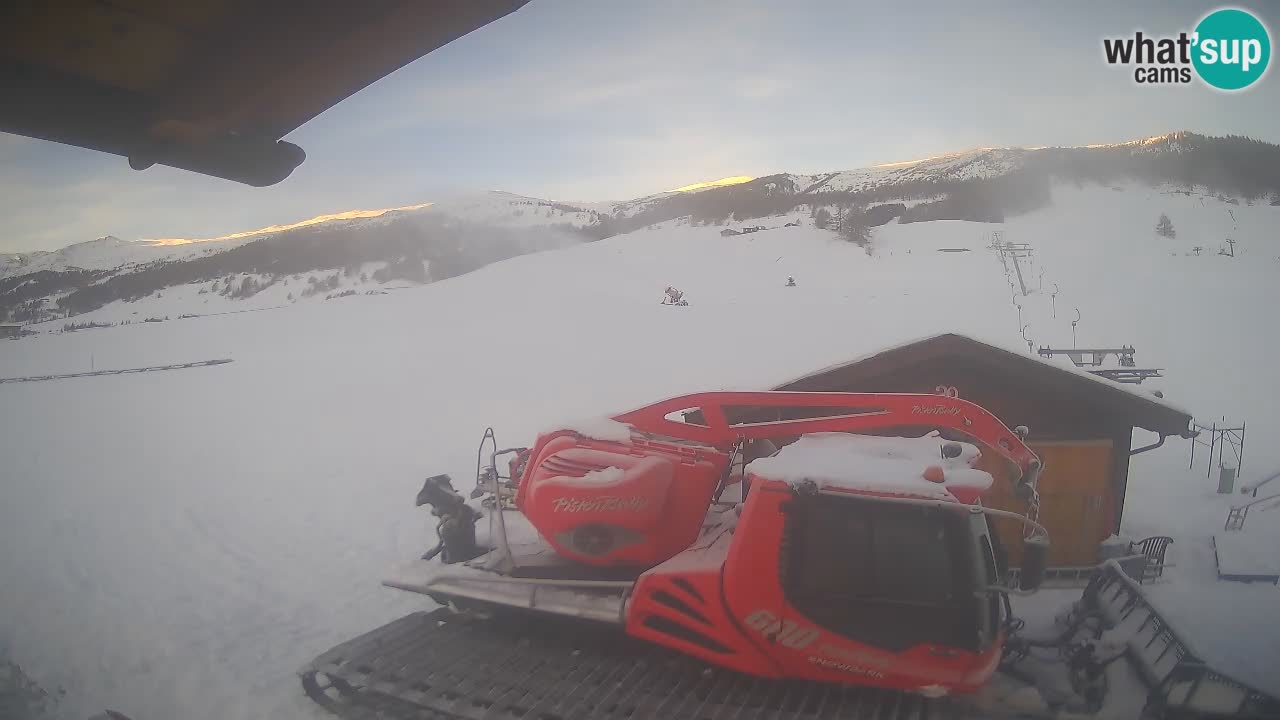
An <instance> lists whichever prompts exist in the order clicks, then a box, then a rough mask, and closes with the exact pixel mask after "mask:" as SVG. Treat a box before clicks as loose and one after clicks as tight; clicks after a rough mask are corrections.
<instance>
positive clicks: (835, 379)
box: [773, 333, 1194, 437]
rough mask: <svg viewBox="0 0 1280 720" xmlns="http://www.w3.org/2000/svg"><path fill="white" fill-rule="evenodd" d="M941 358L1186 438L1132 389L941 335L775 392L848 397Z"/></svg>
mask: <svg viewBox="0 0 1280 720" xmlns="http://www.w3.org/2000/svg"><path fill="white" fill-rule="evenodd" d="M945 356H962V357H968V358H973V359H974V360H976V361H977V362H980V363H983V364H985V365H988V366H991V367H993V368H996V369H999V370H1000V371H1002V372H1004V373H1009V374H1010V376H1011V377H1012V376H1014V375H1021V376H1024V377H1027V378H1028V379H1029V380H1030V381H1031V382H1034V383H1038V384H1041V385H1042V386H1044V387H1045V389H1046V390H1052V391H1054V392H1056V393H1059V394H1063V395H1070V396H1073V397H1080V398H1082V399H1086V400H1087V401H1089V402H1092V403H1096V404H1097V405H1098V406H1099V407H1102V408H1104V409H1106V410H1107V411H1108V413H1110V414H1114V415H1115V416H1117V417H1123V418H1125V420H1126V422H1129V423H1130V424H1132V426H1133V427H1140V428H1143V429H1145V430H1150V431H1151V432H1154V433H1157V434H1159V435H1161V436H1173V437H1192V436H1193V435H1194V432H1193V431H1192V429H1191V420H1192V416H1191V413H1189V412H1187V411H1186V410H1183V409H1182V408H1180V407H1178V406H1176V405H1174V404H1173V403H1170V402H1168V401H1167V400H1164V399H1162V398H1158V397H1156V396H1155V395H1152V394H1151V393H1149V392H1148V391H1146V390H1143V389H1141V388H1138V387H1136V386H1132V385H1124V384H1121V383H1118V382H1115V381H1113V380H1108V379H1106V378H1103V377H1098V376H1097V375H1093V374H1092V373H1089V372H1086V371H1084V370H1080V369H1079V368H1076V367H1067V366H1063V365H1060V364H1057V363H1054V362H1050V361H1047V360H1043V359H1041V358H1039V357H1033V356H1029V355H1026V354H1023V353H1019V352H1015V351H1012V350H1009V349H1007V348H1003V347H1000V346H998V345H994V344H991V343H987V342H983V341H981V340H975V339H974V338H971V337H968V336H965V335H959V334H955V333H947V334H943V335H935V336H932V337H927V338H922V339H919V340H913V341H910V342H907V343H904V344H901V345H896V346H893V347H890V348H886V349H883V350H879V351H877V352H875V353H872V354H870V355H866V356H863V357H860V358H857V359H854V360H851V361H848V362H844V363H840V364H838V365H832V366H830V367H827V368H823V369H822V370H818V371H817V372H813V373H809V374H807V375H804V376H802V377H799V378H795V379H793V380H790V381H787V382H785V383H782V384H780V385H778V386H776V387H774V388H773V389H775V390H808V391H836V390H840V391H850V390H856V389H858V388H857V387H856V384H857V383H858V382H860V381H863V380H866V379H869V378H874V377H876V376H877V375H880V374H881V373H885V372H888V371H890V370H893V369H895V368H899V367H901V366H903V365H904V364H910V363H915V362H920V361H923V360H926V359H932V358H937V357H945Z"/></svg>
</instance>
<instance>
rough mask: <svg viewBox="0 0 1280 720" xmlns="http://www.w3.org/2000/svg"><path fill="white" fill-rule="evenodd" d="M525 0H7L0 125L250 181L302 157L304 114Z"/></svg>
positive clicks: (0, 20)
mask: <svg viewBox="0 0 1280 720" xmlns="http://www.w3.org/2000/svg"><path fill="white" fill-rule="evenodd" d="M526 2H528V0H430V1H428V0H360V1H359V2H351V1H350V0H308V1H307V2H303V3H274V2H258V1H256V0H181V1H180V2H171V1H170V0H109V1H104V0H60V1H59V2H44V1H43V0H16V2H11V3H6V5H5V7H4V9H3V10H0V88H3V92H4V100H3V102H0V131H4V132H9V133H15V134H18V135H26V136H29V137H34V138H40V139H44V140H51V141H54V142H59V143H65V144H68V145H76V146H79V147H85V148H90V149H93V150H100V151H102V152H107V153H112V154H114V155H121V156H124V157H126V158H128V159H129V164H130V166H132V167H133V168H134V169H138V170H141V169H144V168H147V167H150V166H151V165H154V164H160V165H169V166H172V167H177V168H182V169H184V170H190V171H192V172H197V173H202V174H206V175H213V176H216V177H221V178H226V179H228V180H234V181H236V182H242V183H246V184H249V185H255V186H264V185H272V184H274V183H277V182H280V181H281V180H283V179H284V178H286V177H288V176H289V174H290V173H292V172H293V170H294V168H296V167H298V165H300V164H301V163H302V161H303V160H304V159H305V158H306V153H305V152H303V150H302V148H300V147H298V146H297V145H294V144H293V143H290V142H286V141H284V140H282V139H281V138H283V137H284V136H285V135H287V134H288V133H290V132H292V131H293V130H294V129H296V128H297V127H298V126H300V125H302V124H303V123H305V122H307V121H308V120H310V119H311V118H313V117H315V116H316V115H319V114H320V113H321V112H324V111H325V110H327V109H328V108H330V107H332V106H333V105H335V104H337V103H338V102H340V101H342V100H343V99H345V98H347V97H349V96H350V95H351V94H353V93H355V92H356V91H358V90H360V89H362V88H364V87H366V86H368V85H369V84H371V83H373V82H374V81H376V80H378V79H379V78H382V77H383V76H385V75H387V74H389V73H391V72H393V71H394V70H396V69H398V68H400V67H402V66H404V65H406V64H407V63H409V62H412V61H413V60H416V59H417V58H419V57H422V56H423V55H425V54H427V53H429V52H431V51H432V50H435V49H436V48H439V47H441V46H443V45H445V44H446V43H449V42H451V41H453V40H455V39H457V38H459V37H461V36H463V35H466V34H467V33H469V32H471V31H473V30H475V29H477V28H480V27H482V26H484V25H487V24H488V23H490V22H493V21H494V20H496V19H498V18H500V17H503V16H504V15H507V14H509V13H511V12H513V11H515V10H516V9H518V8H520V7H521V6H522V5H524V4H525V3H526Z"/></svg>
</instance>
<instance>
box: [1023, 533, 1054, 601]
mask: <svg viewBox="0 0 1280 720" xmlns="http://www.w3.org/2000/svg"><path fill="white" fill-rule="evenodd" d="M1048 564H1049V538H1048V537H1046V536H1044V535H1033V536H1031V537H1029V538H1027V539H1026V540H1023V541H1022V570H1021V571H1020V572H1019V573H1018V589H1019V590H1024V591H1028V592H1029V591H1031V590H1035V589H1036V588H1038V587H1040V584H1041V583H1043V582H1044V574H1045V568H1046V567H1047V566H1048Z"/></svg>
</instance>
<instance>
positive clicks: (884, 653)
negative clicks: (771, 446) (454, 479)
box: [516, 392, 1040, 693]
mask: <svg viewBox="0 0 1280 720" xmlns="http://www.w3.org/2000/svg"><path fill="white" fill-rule="evenodd" d="M751 408H755V409H759V408H773V409H776V410H777V413H775V415H776V416H780V415H782V414H784V411H785V413H786V414H790V415H793V416H794V415H797V414H799V415H801V417H798V418H793V419H781V420H772V421H766V422H736V423H731V422H730V421H729V420H728V419H727V418H728V417H729V416H730V415H731V414H735V413H738V411H740V410H743V409H751ZM691 409H696V410H699V411H700V416H701V423H699V424H694V423H688V422H679V421H676V420H673V419H672V416H674V415H677V414H679V413H680V411H688V410H691ZM797 409H799V410H800V412H799V413H797V412H796V411H797ZM805 414H808V415H810V416H809V417H803V415H805ZM814 414H816V415H819V416H818V417H813V416H812V415H814ZM759 415H760V413H759V412H755V413H754V414H752V413H747V414H742V413H738V416H740V417H745V416H759ZM614 420H615V421H618V422H621V423H625V424H626V425H628V426H629V427H630V428H631V431H632V437H631V440H630V441H621V440H620V439H618V438H614V439H612V440H598V439H592V438H589V437H586V436H585V435H583V434H582V433H578V432H573V431H558V432H555V433H550V434H546V435H543V436H541V437H540V438H539V439H538V442H537V444H536V445H535V446H534V448H532V449H531V451H530V452H529V454H528V456H527V462H526V463H525V465H524V469H523V474H522V476H521V478H520V485H519V488H518V492H517V496H516V500H517V505H518V507H519V508H520V509H521V510H522V511H523V512H524V514H525V515H526V516H527V517H528V519H529V520H530V522H531V523H532V524H533V525H534V527H536V528H537V529H538V531H539V533H540V534H541V535H542V537H543V538H544V539H545V540H546V541H547V542H548V543H550V544H551V545H552V546H553V547H554V548H555V549H556V551H557V552H558V553H561V554H562V555H563V556H565V557H568V558H572V559H574V560H577V561H580V562H582V563H585V564H589V565H596V566H641V567H640V568H639V569H638V574H637V576H636V580H635V584H634V586H633V588H632V590H631V592H630V596H629V598H628V599H627V600H626V604H625V612H624V624H625V628H626V631H627V633H628V634H631V635H634V636H636V637H639V638H642V639H645V640H648V641H651V642H655V643H658V644H661V645H665V646H668V647H671V648H673V649H675V650H678V651H680V652H683V653H686V654H689V655H693V656H696V657H699V658H702V659H704V660H706V661H708V662H711V663H714V664H716V665H719V666H723V667H727V668H731V669H734V670H738V671H742V672H746V673H750V674H753V675H758V676H764V677H795V678H807V679H813V680H819V681H826V682H837V683H846V684H868V685H875V686H880V687H890V688H895V689H904V690H912V691H916V692H926V693H933V692H936V693H946V692H967V691H972V690H975V689H977V688H978V687H980V686H981V685H982V684H983V683H984V682H985V681H986V680H987V679H988V678H989V677H990V675H991V674H992V673H993V672H994V671H995V668H996V667H997V665H998V663H999V660H1000V652H1001V641H1002V637H1003V636H1002V630H1001V610H1000V608H999V607H998V605H997V602H998V599H997V597H996V595H995V594H994V593H991V592H989V591H988V589H989V588H990V587H991V586H992V585H995V584H996V583H998V578H997V577H996V569H995V561H994V558H993V552H992V544H993V543H994V542H995V539H994V536H993V534H992V533H991V531H990V529H989V526H988V524H987V522H986V518H985V516H984V515H983V514H982V511H981V508H980V507H979V506H978V505H977V503H978V501H979V495H980V492H981V491H982V489H984V488H982V487H967V486H964V485H963V484H960V485H957V486H947V490H948V491H950V492H948V493H944V494H943V495H944V496H942V497H940V496H939V495H938V494H937V493H931V494H919V495H915V496H913V493H911V492H881V491H871V490H865V489H858V488H839V487H835V488H831V489H822V490H818V489H817V488H816V486H813V487H808V488H806V487H805V485H804V483H801V484H800V485H797V483H795V482H785V481H783V480H779V479H776V478H771V477H767V476H757V475H755V474H754V473H748V474H747V475H746V478H745V479H746V480H747V487H748V488H749V490H748V492H747V493H746V495H745V499H744V501H743V502H742V504H741V505H739V506H738V507H737V508H736V512H734V511H730V512H728V513H727V514H726V513H720V519H719V520H717V521H715V522H710V521H709V520H708V518H709V517H710V516H709V515H708V507H709V506H710V505H711V504H712V502H713V500H714V497H715V493H716V490H717V488H719V487H721V486H722V485H723V484H725V483H728V482H733V481H738V480H740V479H742V478H741V476H739V477H730V472H729V470H730V465H731V457H732V455H733V454H734V453H735V452H740V451H741V450H742V448H743V444H744V443H745V442H746V441H750V440H761V439H776V440H782V441H784V442H785V441H787V440H792V439H795V438H798V437H800V436H804V435H806V434H809V433H840V432H845V433H849V432H862V433H867V432H882V431H884V430H886V429H889V428H898V429H900V430H901V429H908V434H909V433H910V432H912V431H914V430H916V429H918V430H920V431H921V433H918V434H923V432H925V431H928V430H931V429H938V428H947V429H950V430H954V431H958V432H959V433H961V434H963V435H965V436H967V437H968V438H972V439H974V440H976V441H978V443H980V444H981V445H982V446H983V447H984V448H985V449H986V450H989V451H993V452H995V453H996V454H998V455H1000V456H1001V457H1003V458H1004V459H1005V460H1007V461H1008V462H1009V463H1011V464H1012V465H1013V466H1015V468H1016V470H1017V473H1016V476H1017V477H1019V478H1020V479H1021V480H1022V481H1025V482H1029V483H1032V484H1034V480H1035V476H1036V474H1037V473H1038V470H1039V467H1040V463H1039V460H1038V459H1037V458H1036V456H1035V454H1034V453H1033V452H1032V451H1031V450H1030V449H1029V448H1028V447H1027V446H1026V445H1025V443H1024V442H1023V440H1022V438H1021V437H1020V436H1019V434H1016V433H1014V432H1012V431H1010V430H1009V429H1008V428H1007V427H1005V426H1004V424H1003V423H1001V422H1000V421H999V420H998V419H996V418H995V417H994V416H992V415H991V414H990V413H988V412H987V411H986V410H984V409H982V408H980V407H978V406H977V405H974V404H972V403H969V402H967V401H964V400H960V399H957V398H949V397H944V396H935V395H886V394H854V393H791V392H767V393H750V392H748V393H704V394H700V395H691V396H685V397H680V398H674V399H671V400H668V401H665V402H661V403H657V404H655V405H651V406H649V407H646V408H642V409H640V410H636V411H633V412H630V413H625V414H623V415H619V416H617V417H615V418H614ZM940 442H941V441H940ZM943 452H944V455H945V451H943ZM974 460H975V461H976V458H974ZM940 461H941V457H940ZM921 470H925V468H923V467H922V468H921ZM935 470H936V468H935ZM925 477H926V478H927V477H928V476H927V475H926V476H925ZM938 482H941V480H938ZM726 518H728V519H727V520H726Z"/></svg>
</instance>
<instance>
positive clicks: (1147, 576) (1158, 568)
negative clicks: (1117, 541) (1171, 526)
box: [1129, 535, 1173, 582]
mask: <svg viewBox="0 0 1280 720" xmlns="http://www.w3.org/2000/svg"><path fill="white" fill-rule="evenodd" d="M1172 542H1173V538H1171V537H1169V536H1167V535H1152V536H1151V537H1149V538H1143V539H1142V540H1139V541H1137V542H1135V543H1130V545H1129V549H1130V551H1131V552H1133V553H1140V554H1142V555H1145V556H1146V558H1147V565H1146V567H1144V568H1143V570H1142V579H1141V580H1140V581H1139V582H1146V581H1148V580H1151V579H1154V578H1158V577H1164V567H1165V563H1164V553H1165V550H1167V549H1168V548H1169V545H1170V544H1171V543H1172Z"/></svg>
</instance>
